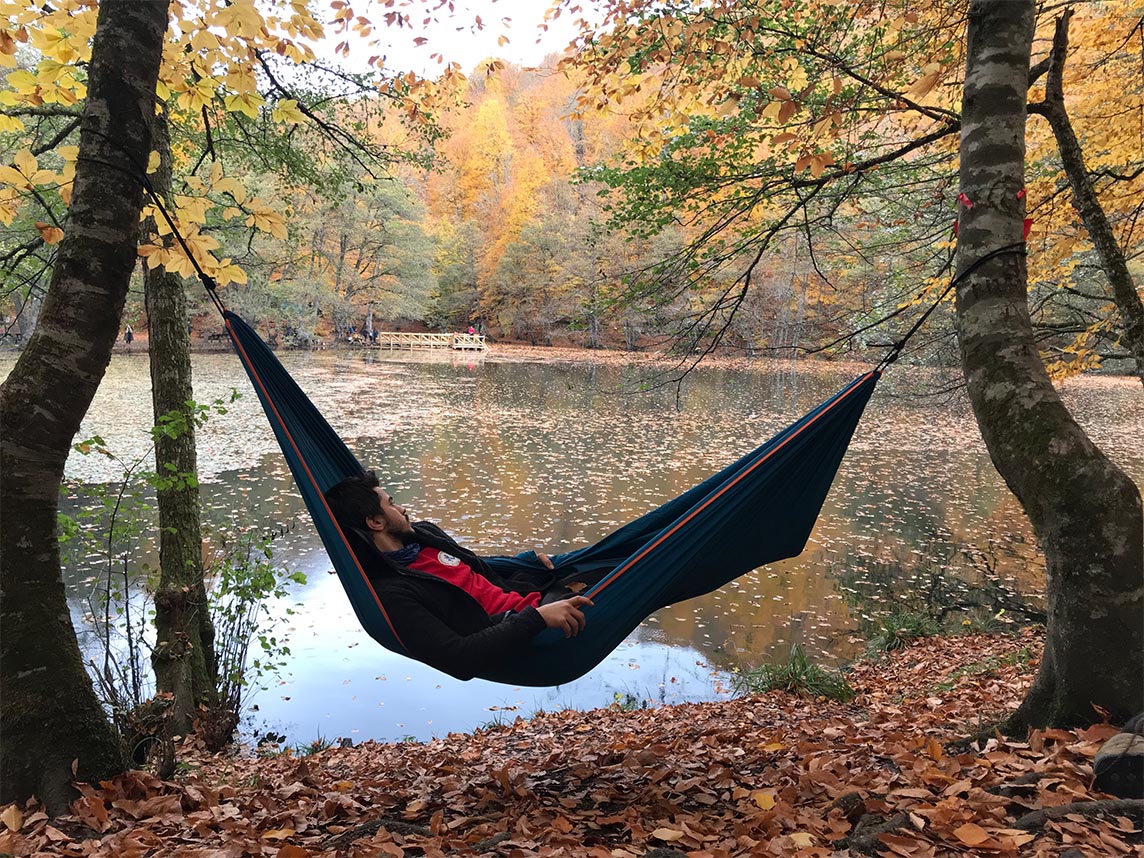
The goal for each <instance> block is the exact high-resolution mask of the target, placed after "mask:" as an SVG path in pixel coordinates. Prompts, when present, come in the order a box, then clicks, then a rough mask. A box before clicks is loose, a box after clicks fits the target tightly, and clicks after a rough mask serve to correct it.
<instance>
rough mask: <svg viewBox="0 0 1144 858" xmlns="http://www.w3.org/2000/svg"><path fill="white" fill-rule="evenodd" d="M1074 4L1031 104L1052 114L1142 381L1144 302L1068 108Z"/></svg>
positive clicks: (1061, 23) (1077, 198)
mask: <svg viewBox="0 0 1144 858" xmlns="http://www.w3.org/2000/svg"><path fill="white" fill-rule="evenodd" d="M1071 17H1072V10H1071V9H1065V10H1064V11H1063V12H1062V13H1061V16H1060V17H1059V18H1057V26H1056V32H1055V33H1054V35H1053V53H1052V59H1051V62H1050V63H1049V74H1048V78H1047V79H1046V81H1045V100H1044V102H1043V103H1041V104H1038V105H1033V110H1034V111H1035V112H1036V113H1039V114H1041V115H1042V116H1044V117H1045V118H1046V119H1048V120H1049V126H1050V127H1051V128H1052V129H1053V136H1054V137H1056V139H1057V148H1058V149H1059V150H1060V153H1061V164H1062V166H1064V168H1065V175H1066V176H1068V179H1069V185H1070V186H1071V187H1072V192H1073V205H1074V206H1075V207H1076V210H1077V213H1078V214H1079V215H1080V217H1081V220H1082V221H1084V226H1085V229H1086V230H1088V234H1089V237H1090V238H1091V239H1092V243H1093V246H1094V247H1095V248H1096V255H1097V256H1098V257H1099V258H1100V268H1101V270H1102V271H1103V272H1104V274H1105V276H1106V277H1107V278H1108V284H1109V286H1111V287H1112V300H1113V301H1115V302H1116V308H1117V309H1118V310H1119V311H1120V319H1121V328H1122V329H1123V331H1124V345H1125V346H1127V347H1128V351H1129V353H1130V354H1131V355H1132V358H1133V360H1134V361H1135V362H1136V375H1137V376H1138V377H1139V378H1140V382H1141V384H1144V302H1141V300H1140V295H1139V293H1138V292H1137V291H1136V283H1135V282H1134V280H1133V279H1132V273H1131V272H1130V271H1129V270H1128V261H1127V260H1126V259H1125V258H1124V251H1123V250H1122V249H1121V247H1120V243H1119V242H1118V241H1117V240H1116V235H1115V233H1113V231H1112V225H1111V224H1110V223H1109V222H1108V216H1107V215H1106V214H1105V213H1104V207H1103V206H1102V205H1101V204H1100V198H1099V197H1098V196H1097V195H1096V188H1094V187H1093V185H1092V179H1090V178H1089V175H1088V169H1087V168H1086V167H1085V165H1084V154H1083V152H1082V150H1081V145H1080V141H1079V140H1077V137H1076V132H1075V131H1073V127H1072V122H1070V121H1069V115H1068V112H1067V111H1066V110H1065V91H1064V70H1065V56H1066V54H1067V53H1068V49H1069V19H1070V18H1071Z"/></svg>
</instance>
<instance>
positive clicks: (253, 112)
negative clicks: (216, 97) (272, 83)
mask: <svg viewBox="0 0 1144 858" xmlns="http://www.w3.org/2000/svg"><path fill="white" fill-rule="evenodd" d="M224 101H225V103H226V109H227V110H228V111H230V112H231V113H242V114H245V115H246V116H249V117H250V118H251V119H257V118H258V108H259V107H261V106H262V104H264V103H265V99H264V98H263V97H262V96H261V95H259V94H258V93H257V92H243V93H239V94H238V95H228V96H227V97H226V98H225V99H224Z"/></svg>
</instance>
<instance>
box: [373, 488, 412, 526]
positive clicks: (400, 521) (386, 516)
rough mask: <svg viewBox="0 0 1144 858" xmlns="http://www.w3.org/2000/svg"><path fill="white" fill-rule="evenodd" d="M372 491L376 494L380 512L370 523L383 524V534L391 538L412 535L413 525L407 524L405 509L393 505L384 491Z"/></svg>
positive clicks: (377, 489) (407, 515) (407, 518)
mask: <svg viewBox="0 0 1144 858" xmlns="http://www.w3.org/2000/svg"><path fill="white" fill-rule="evenodd" d="M374 491H375V492H377V497H378V500H379V501H380V503H381V512H380V513H379V514H378V515H377V516H375V517H374V518H372V519H370V522H371V523H376V524H381V523H384V529H385V532H386V533H389V534H392V535H393V536H398V535H400V534H404V533H412V532H413V525H412V524H410V523H409V514H408V513H407V512H406V511H405V507H403V506H398V505H397V504H395V503H394V502H393V498H391V497H390V496H389V492H387V491H386V490H385V489H383V488H376V489H374ZM379 519H380V520H381V521H379Z"/></svg>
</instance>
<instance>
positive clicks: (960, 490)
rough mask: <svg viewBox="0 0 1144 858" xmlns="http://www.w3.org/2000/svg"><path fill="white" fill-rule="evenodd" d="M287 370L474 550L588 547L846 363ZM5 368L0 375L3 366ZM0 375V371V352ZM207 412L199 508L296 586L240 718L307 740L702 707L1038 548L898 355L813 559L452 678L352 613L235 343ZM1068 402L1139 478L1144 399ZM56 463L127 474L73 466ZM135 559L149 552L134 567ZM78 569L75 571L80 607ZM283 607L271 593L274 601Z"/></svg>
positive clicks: (140, 406)
mask: <svg viewBox="0 0 1144 858" xmlns="http://www.w3.org/2000/svg"><path fill="white" fill-rule="evenodd" d="M281 357H282V360H283V362H284V363H285V364H286V365H287V367H288V368H289V369H290V371H291V372H292V373H293V374H294V376H295V378H296V379H297V380H298V382H299V384H300V385H301V386H302V387H303V389H305V390H306V391H307V393H308V394H309V395H310V397H311V398H312V399H313V400H314V402H315V404H316V405H317V406H318V408H319V409H320V410H321V411H322V412H323V413H324V414H325V415H326V416H327V418H328V419H329V421H330V423H331V424H332V425H333V426H334V428H335V429H336V430H338V432H339V433H340V434H341V435H342V437H344V438H345V439H347V441H348V442H349V444H350V446H351V448H352V449H354V451H355V452H356V453H357V455H358V458H359V459H360V460H361V461H362V462H363V463H366V464H367V467H374V468H376V469H377V470H378V471H379V473H381V474H382V475H383V483H384V484H385V485H386V486H387V488H388V489H389V491H390V492H391V493H392V494H394V495H395V497H396V498H397V499H398V500H399V501H400V502H401V503H403V504H405V505H406V506H407V507H408V508H409V509H410V511H411V513H412V514H413V515H414V517H415V518H426V519H432V520H435V521H439V522H441V523H442V525H443V526H444V527H446V529H448V530H449V531H450V532H452V533H453V534H454V535H455V536H456V537H457V538H458V539H459V540H460V541H461V542H463V543H465V544H467V545H469V546H470V547H472V548H474V549H475V550H477V551H478V552H481V553H488V554H510V553H516V552H518V551H521V550H525V549H537V550H542V551H547V552H549V553H557V552H560V551H565V550H569V549H572V548H576V547H579V546H582V545H584V544H587V543H590V542H594V541H596V540H598V539H600V538H601V537H603V536H604V535H606V534H607V533H609V532H610V531H612V530H614V529H615V528H617V527H619V526H620V525H622V524H624V523H625V522H627V521H629V520H631V519H632V518H634V517H636V516H638V515H640V514H641V513H643V512H646V511H647V510H649V509H652V508H654V507H655V506H658V505H659V504H661V503H663V502H664V501H666V500H668V499H670V498H671V497H674V496H675V495H677V494H678V493H680V492H682V491H684V490H685V489H687V488H689V487H690V486H692V485H694V484H695V483H697V482H699V481H700V480H702V479H703V478H704V477H706V476H708V475H709V474H710V473H711V472H713V471H715V470H718V469H719V468H720V467H722V466H723V465H724V464H726V463H727V462H729V461H731V460H733V459H735V458H737V457H738V456H739V455H741V454H743V453H744V452H746V451H747V450H749V449H751V448H752V447H754V446H755V445H757V444H758V443H760V442H761V441H763V440H765V439H766V438H767V437H769V436H770V435H772V434H774V433H775V432H776V431H778V430H779V429H781V428H782V427H783V426H785V425H786V424H788V423H790V422H791V421H793V420H794V419H796V418H797V417H798V416H800V415H801V414H802V413H804V412H805V411H807V410H809V409H810V408H812V407H813V406H814V405H816V404H817V403H818V402H820V401H821V400H822V399H824V398H826V397H827V396H829V395H830V394H832V393H833V392H835V391H836V390H837V389H838V388H840V387H842V386H843V385H844V384H845V383H847V382H848V381H849V380H850V379H852V378H853V377H854V376H856V375H858V374H859V373H860V372H861V371H863V368H862V367H859V366H856V365H852V366H838V365H832V364H821V363H820V364H812V365H806V364H800V365H799V366H798V367H797V369H796V368H795V367H794V365H792V364H786V363H781V364H780V363H775V364H760V365H758V366H754V367H752V368H751V369H742V368H740V369H728V368H701V369H700V370H698V371H696V372H695V373H693V374H692V375H690V376H689V377H688V378H687V379H686V381H685V383H684V384H683V386H682V389H681V391H680V395H679V396H678V397H677V395H676V390H675V389H674V388H667V389H659V390H652V391H650V392H641V393H633V392H624V391H625V390H628V391H630V390H631V389H632V387H633V384H632V383H633V381H635V380H636V379H635V377H634V376H633V374H632V371H631V370H630V369H628V368H625V367H622V366H604V365H592V364H575V363H543V364H542V363H526V362H512V361H510V360H502V359H499V358H498V357H497V356H496V355H495V353H494V355H493V356H491V357H489V358H485V359H461V360H458V359H454V358H452V357H451V356H450V357H428V356H427V357H420V356H417V355H408V354H405V355H396V356H388V357H380V358H379V357H377V356H376V355H375V354H363V353H312V354H308V353H286V354H283V355H282V356H281ZM9 366H10V364H9ZM2 368H3V369H7V368H8V367H2ZM194 372H195V391H196V399H197V400H198V401H199V402H204V403H205V402H210V401H213V400H215V399H218V398H227V397H228V394H229V392H230V390H231V389H232V388H237V389H238V390H239V391H240V392H241V393H243V398H242V399H240V400H239V401H237V402H235V403H233V404H231V405H229V406H228V408H229V410H228V413H227V414H226V415H224V416H219V417H214V418H212V419H211V420H210V422H209V423H208V424H207V426H206V427H205V428H204V429H202V430H201V431H200V434H199V464H200V470H201V473H202V478H203V500H204V504H205V506H206V517H207V519H208V521H209V522H210V524H211V526H212V527H214V528H216V529H217V530H218V532H226V531H233V530H234V529H235V528H240V527H241V528H255V529H259V530H263V531H272V530H279V529H283V528H288V532H287V533H286V534H285V535H284V536H282V537H280V538H278V539H277V540H276V541H275V542H274V551H275V560H276V562H278V563H280V564H282V565H284V566H286V567H288V568H290V569H291V570H300V571H302V572H304V573H305V574H306V576H307V583H306V584H305V585H304V586H298V587H295V588H293V589H292V591H291V593H290V596H289V599H288V600H287V601H288V602H289V603H290V605H291V606H293V608H294V613H293V614H292V615H291V616H289V617H283V618H282V621H281V623H280V626H279V628H278V629H277V632H278V633H279V634H280V635H285V636H286V637H287V638H288V640H289V645H290V647H291V649H292V655H291V656H290V658H289V660H288V664H287V665H286V667H285V669H284V670H283V671H282V673H281V675H280V676H279V677H278V678H277V679H275V680H273V681H271V682H270V683H268V685H267V687H266V688H265V689H264V690H261V691H259V692H258V693H257V694H256V695H255V697H254V698H253V701H252V702H253V703H254V704H255V705H256V707H257V709H256V710H255V711H253V712H252V713H251V717H250V723H249V724H248V725H247V729H248V730H249V731H251V732H262V731H264V730H267V729H270V730H273V731H275V732H281V733H284V734H286V735H287V737H288V739H289V741H291V742H308V741H311V740H313V739H315V738H316V737H324V738H327V739H332V738H335V737H350V738H353V739H355V740H357V739H365V738H377V739H389V740H393V739H399V738H403V737H414V738H417V739H426V738H429V737H431V736H433V735H443V734H445V733H447V732H450V731H454V730H468V729H473V728H475V727H478V726H481V725H484V724H488V723H490V722H495V721H504V720H512V719H513V718H514V717H516V716H517V715H523V716H528V715H530V714H532V713H534V712H536V711H538V710H541V709H546V710H551V709H558V708H565V707H576V708H592V707H597V706H606V705H608V704H610V703H612V702H613V701H615V700H617V699H624V700H625V701H627V702H629V703H630V702H632V701H647V702H648V703H650V704H656V703H659V702H669V703H670V702H679V701H685V700H708V699H716V698H718V697H720V696H723V695H726V694H727V693H728V691H727V689H728V685H729V680H730V676H731V671H733V670H734V669H736V668H747V667H751V666H753V665H757V664H758V663H760V662H762V661H766V660H779V659H784V658H785V657H786V655H787V653H788V652H789V649H790V647H791V645H792V644H793V643H799V644H801V645H802V646H803V647H804V648H805V649H806V650H807V651H808V652H810V653H812V654H814V655H816V657H818V658H819V660H820V661H823V662H825V663H839V662H842V661H844V660H845V659H846V658H848V657H851V656H852V655H853V654H854V653H856V652H857V651H859V650H860V649H861V646H862V644H861V633H862V631H863V628H864V626H865V624H867V623H868V622H870V620H871V619H872V618H875V617H876V616H878V615H879V614H883V613H885V612H887V611H889V610H890V609H891V608H892V607H894V606H895V605H903V604H910V605H912V606H915V607H916V606H920V605H924V603H925V600H926V599H927V597H928V598H938V596H935V595H934V594H936V593H938V591H940V590H942V589H943V588H948V585H949V581H950V580H951V576H952V577H953V578H957V579H959V580H961V581H967V582H970V583H972V584H974V585H979V586H983V587H985V588H986V589H988V590H995V589H996V587H997V586H998V585H1004V586H1005V587H1006V588H1007V589H1008V591H1010V592H1012V593H1016V594H1018V595H1019V596H1020V597H1021V598H1023V599H1026V600H1028V601H1030V602H1032V603H1034V604H1035V603H1036V602H1037V599H1038V596H1039V592H1040V590H1041V588H1042V585H1043V562H1042V560H1041V558H1040V556H1039V554H1038V551H1037V548H1036V545H1035V541H1034V539H1033V536H1032V533H1031V530H1030V528H1029V525H1028V523H1027V521H1026V520H1025V518H1024V516H1023V514H1022V513H1021V511H1020V509H1019V507H1018V506H1017V505H1016V503H1015V502H1014V501H1013V499H1012V498H1011V496H1010V495H1009V494H1008V492H1007V491H1005V489H1004V486H1003V484H1002V482H1001V480H1000V478H999V477H998V476H997V474H996V472H995V471H994V470H993V468H992V465H991V464H990V462H989V459H988V456H987V454H986V452H985V450H984V447H983V445H982V443H981V441H980V437H979V435H978V432H977V429H976V424H975V423H974V420H973V416H972V413H971V412H970V411H969V409H968V407H967V404H966V401H965V399H964V396H962V395H959V394H953V395H950V394H940V395H939V394H935V393H934V391H938V390H943V389H945V388H947V387H949V385H950V383H951V382H954V381H956V379H953V378H951V377H947V376H945V375H943V374H942V373H940V372H931V371H923V370H918V369H913V368H909V367H906V366H896V367H893V368H892V369H891V370H890V372H889V373H888V375H887V377H886V378H885V379H883V381H882V382H881V384H880V385H879V388H878V390H877V391H876V392H875V394H874V398H873V399H872V400H871V402H870V405H869V406H868V408H867V411H866V414H865V416H864V417H863V420H862V423H861V424H860V425H859V428H858V432H857V434H856V436H855V439H854V442H853V444H852V445H851V448H850V450H849V452H848V454H847V456H846V459H845V460H844V462H843V464H842V468H841V470H840V472H839V475H838V478H837V480H836V481H835V484H834V487H833V489H832V491H831V493H830V496H829V497H828V498H827V501H826V505H825V507H824V510H823V514H822V517H821V518H820V520H819V522H818V525H817V526H816V528H815V530H814V533H813V535H812V536H811V540H810V544H809V545H808V546H807V549H806V551H805V552H804V553H803V554H802V555H801V556H800V557H798V558H794V559H792V560H788V561H784V562H782V563H776V564H773V565H771V566H768V567H764V568H763V569H760V570H757V571H756V572H754V573H752V574H751V575H748V576H746V577H744V578H742V579H740V580H739V581H736V582H734V583H733V584H731V585H730V586H728V587H727V588H725V589H724V590H722V591H720V592H718V593H714V594H711V595H709V596H705V597H702V598H699V599H695V600H692V601H690V602H687V603H684V604H681V605H677V606H673V607H670V608H667V609H665V610H663V611H661V612H659V613H658V614H657V615H655V616H653V617H651V618H649V620H648V621H647V622H645V623H644V624H643V625H642V626H641V627H640V628H639V629H637V630H636V632H635V633H634V634H633V635H632V636H631V637H630V638H629V640H628V641H627V642H626V643H625V644H624V645H623V646H622V647H620V649H619V650H618V651H617V652H615V653H614V654H613V655H612V656H611V657H610V658H609V659H608V660H607V661H606V662H605V663H604V664H603V665H601V666H600V667H599V668H597V669H596V670H595V671H593V672H592V673H591V674H589V675H588V676H586V677H584V678H582V679H581V680H578V681H576V682H574V683H570V684H568V685H564V686H560V687H557V688H551V689H533V688H516V687H511V686H503V685H496V684H492V683H488V682H484V681H480V680H473V681H471V682H459V681H456V680H453V679H452V678H450V677H448V676H445V675H443V674H440V673H437V672H436V671H434V670H432V669H429V668H426V667H424V666H422V665H420V664H418V663H416V662H413V661H410V660H407V659H404V658H401V657H398V656H395V655H393V654H391V653H389V652H388V651H386V650H385V649H383V648H381V647H380V646H378V645H377V644H375V643H373V641H372V640H370V639H369V638H368V637H367V636H366V635H365V633H364V632H362V631H361V630H360V628H358V626H357V623H356V620H355V618H354V616H353V613H352V611H351V609H350V607H349V605H348V602H347V601H346V599H345V596H344V594H343V593H342V590H341V587H340V585H339V583H338V581H337V579H336V577H335V576H334V575H333V574H332V573H331V567H330V564H329V561H328V560H327V559H326V557H325V554H324V553H323V551H322V549H321V545H320V543H319V541H318V538H317V536H316V534H315V533H314V531H313V529H312V528H311V526H310V524H309V521H308V519H307V518H306V516H305V513H304V509H303V507H302V504H301V500H300V498H299V497H298V495H297V494H296V493H295V491H294V489H293V485H292V482H291V480H290V477H289V473H288V471H287V469H286V465H285V463H284V461H283V460H282V458H281V456H280V454H279V453H278V448H277V446H276V444H275V441H274V439H273V436H272V435H271V433H270V430H269V427H268V425H267V423H266V421H265V419H264V417H263V416H262V413H261V410H260V408H259V406H258V403H257V401H256V399H255V397H254V395H253V393H252V392H251V391H250V389H249V385H248V383H247V381H246V378H245V375H244V374H243V373H242V370H241V368H240V366H239V364H238V362H237V360H236V359H235V358H234V357H233V356H231V355H229V354H219V355H198V356H196V357H195V363H194ZM1063 395H1064V397H1065V399H1066V401H1067V402H1068V404H1069V405H1070V407H1071V408H1072V409H1073V411H1074V413H1075V414H1076V415H1077V416H1078V419H1080V420H1081V422H1082V423H1083V424H1084V425H1085V427H1086V429H1087V430H1088V431H1089V432H1090V434H1091V435H1092V436H1093V438H1094V440H1096V442H1097V443H1098V444H1100V445H1101V446H1102V447H1103V449H1104V450H1105V451H1106V452H1107V453H1108V454H1109V455H1110V456H1112V457H1113V458H1114V459H1115V460H1116V461H1117V462H1119V463H1120V464H1121V465H1122V466H1123V467H1124V468H1126V469H1127V470H1128V472H1129V473H1130V474H1131V475H1132V477H1133V478H1134V479H1135V480H1136V481H1137V483H1138V484H1144V449H1142V445H1141V442H1140V439H1141V438H1142V437H1144V397H1142V396H1141V389H1140V385H1139V382H1136V381H1133V380H1131V379H1128V378H1105V377H1096V378H1085V379H1079V380H1074V381H1071V382H1069V383H1067V384H1066V385H1065V386H1064V388H1063ZM149 423H150V395H149V379H148V370H147V361H146V357H145V356H143V355H117V356H116V357H115V359H114V360H113V362H112V364H111V367H110V368H109V371H108V374H107V377H106V379H105V381H104V383H103V385H102V386H101V388H100V391H99V394H98V396H97V398H96V401H95V403H94V404H93V407H92V409H91V412H90V414H89V417H88V419H87V421H86V422H85V424H84V427H83V430H82V433H81V435H82V437H88V436H92V435H100V436H102V437H103V438H104V440H105V441H106V442H107V444H108V446H109V447H110V448H111V449H112V450H113V451H114V452H115V453H116V454H117V455H118V456H119V457H120V458H122V459H126V460H130V459H132V458H134V457H135V456H140V455H145V453H146V450H147V448H148V446H149V443H150V442H149V438H148V435H147V428H148V426H149ZM68 469H69V476H71V477H73V478H76V479H80V480H83V481H87V482H90V483H99V482H104V481H111V480H115V479H117V478H119V476H120V475H121V473H122V468H121V466H119V465H116V464H115V463H114V462H111V461H108V460H106V459H104V458H102V457H99V456H73V457H72V459H71V460H69V465H68ZM150 562H151V563H152V564H153V563H155V562H156V561H155V558H154V557H151V558H150ZM90 572H91V570H90V569H85V568H83V567H82V564H78V565H77V566H76V567H75V568H71V569H69V570H68V576H69V583H71V584H72V592H73V594H74V595H75V598H74V601H73V611H74V613H75V615H76V617H77V619H78V618H79V616H80V615H81V614H82V612H83V609H84V606H83V602H82V599H81V598H80V596H81V594H82V592H83V591H84V585H83V584H82V582H83V580H84V579H85V578H86V577H87V576H88V575H89V574H90ZM281 607H282V606H279V610H281Z"/></svg>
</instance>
